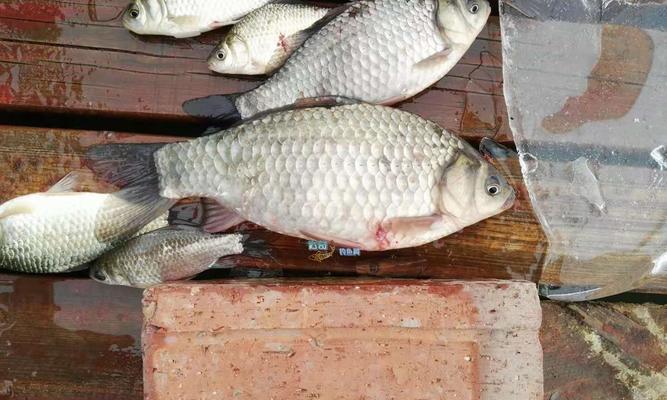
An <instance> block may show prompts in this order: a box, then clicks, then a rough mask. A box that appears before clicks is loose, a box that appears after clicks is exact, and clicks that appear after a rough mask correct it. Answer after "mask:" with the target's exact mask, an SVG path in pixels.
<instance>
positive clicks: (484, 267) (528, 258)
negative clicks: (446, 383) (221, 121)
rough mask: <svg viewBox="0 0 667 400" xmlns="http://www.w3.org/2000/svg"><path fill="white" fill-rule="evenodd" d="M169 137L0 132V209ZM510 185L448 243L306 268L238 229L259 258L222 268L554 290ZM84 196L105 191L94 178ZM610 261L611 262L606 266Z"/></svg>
mask: <svg viewBox="0 0 667 400" xmlns="http://www.w3.org/2000/svg"><path fill="white" fill-rule="evenodd" d="M173 140H179V139H177V138H175V137H165V136H149V135H131V134H122V133H113V132H93V131H67V130H56V129H36V128H25V127H10V126H4V127H3V126H0V176H3V178H4V179H2V180H0V202H3V201H6V200H9V199H11V198H14V197H16V196H19V195H24V194H28V193H33V192H40V191H44V190H46V189H48V188H49V187H50V186H51V185H53V184H54V183H55V182H57V181H58V180H59V179H60V178H62V177H63V176H64V175H66V174H67V173H69V172H70V171H72V170H83V171H86V170H85V167H84V159H83V155H84V153H85V151H86V149H87V148H88V147H90V146H92V145H96V144H103V143H118V142H123V143H129V142H157V141H159V142H164V141H173ZM503 165H504V167H506V168H507V170H508V172H509V174H510V179H511V183H512V184H513V185H514V187H515V188H517V192H518V201H517V204H516V205H515V206H514V207H513V209H511V210H508V211H507V212H505V213H503V214H501V215H499V216H496V217H494V218H490V219H488V220H485V221H482V222H481V223H478V224H476V225H473V226H471V227H468V228H466V229H464V230H463V231H461V232H458V233H456V234H454V235H451V236H449V237H446V238H444V239H440V240H438V241H436V242H433V243H431V244H428V245H425V246H421V247H419V248H413V249H403V250H397V251H390V252H379V253H364V254H362V255H361V257H342V256H340V255H339V254H338V253H336V252H334V254H333V255H332V256H331V257H329V258H325V259H323V260H321V261H320V262H318V261H315V260H312V259H311V258H310V257H311V256H312V255H313V253H312V252H308V251H307V243H306V242H305V241H304V240H300V239H295V238H291V237H287V236H283V235H279V234H275V233H272V232H268V231H265V230H263V229H259V228H257V227H256V226H254V225H252V224H249V223H244V224H242V225H240V226H239V227H237V229H239V230H244V231H246V232H249V233H251V238H252V239H254V240H259V242H260V243H261V245H260V246H259V247H260V249H258V251H259V252H260V253H262V254H263V255H262V257H261V258H251V257H247V256H242V257H230V258H228V259H226V260H227V262H228V263H229V264H230V265H235V266H239V267H257V268H263V269H290V270H300V271H304V272H306V271H315V272H326V271H328V272H336V273H343V274H363V275H373V276H393V277H415V278H418V277H424V278H425V277H432V278H456V279H461V278H466V279H479V278H516V279H525V280H530V281H533V282H537V281H538V280H540V278H541V281H542V282H543V283H550V284H559V283H560V281H559V276H558V275H557V272H558V271H555V270H552V271H550V272H549V273H543V271H542V268H541V265H542V262H543V258H544V257H545V253H546V251H547V247H548V243H547V240H546V238H545V236H544V233H543V232H542V229H541V227H540V225H539V223H538V221H537V220H536V219H535V217H534V215H533V212H532V208H531V206H530V201H529V200H528V195H527V193H526V190H525V187H524V186H523V182H522V180H521V173H520V169H519V165H518V162H517V160H516V159H510V160H506V161H505V162H504V164H503ZM87 188H88V190H109V188H108V187H101V186H100V185H99V183H98V182H95V181H94V180H93V179H92V177H91V179H90V181H89V182H88V186H87ZM612 261H613V260H612ZM613 265H616V266H618V268H617V269H613V268H611V267H610V268H607V269H600V270H599V271H598V272H597V273H596V274H591V273H590V271H584V272H583V273H582V274H581V276H570V277H569V278H570V279H572V281H574V282H575V283H577V284H580V285H589V284H595V283H596V282H608V281H609V279H610V278H609V277H610V276H611V277H612V278H613V279H615V280H616V281H619V282H623V281H624V279H626V278H627V277H626V276H625V275H624V271H623V269H622V266H623V260H622V259H621V258H619V259H618V260H617V261H616V262H615V264H613ZM613 265H612V266H613ZM639 290H642V291H650V292H657V293H665V292H667V279H664V278H662V279H661V278H656V279H651V280H646V281H644V282H643V283H641V285H640V287H639Z"/></svg>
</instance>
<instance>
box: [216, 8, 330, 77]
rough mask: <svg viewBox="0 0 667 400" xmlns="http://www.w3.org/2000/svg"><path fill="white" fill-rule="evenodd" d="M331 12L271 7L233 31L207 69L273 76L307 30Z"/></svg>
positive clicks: (225, 72)
mask: <svg viewBox="0 0 667 400" xmlns="http://www.w3.org/2000/svg"><path fill="white" fill-rule="evenodd" d="M328 11H329V9H328V8H322V7H316V6H312V5H307V4H300V3H292V2H287V3H286V2H281V3H269V4H267V5H265V6H264V7H261V8H259V9H257V10H255V11H253V12H251V13H250V14H248V15H246V16H245V17H244V18H243V19H241V21H239V22H238V23H237V24H236V25H234V26H233V27H232V29H231V30H230V31H229V33H227V36H225V38H224V39H223V40H222V42H220V44H219V45H218V46H217V47H216V48H215V49H214V50H213V52H212V53H211V55H210V56H209V59H208V67H209V69H210V70H212V71H215V72H218V73H221V74H237V75H262V74H265V75H268V74H271V73H273V72H274V71H275V70H276V69H278V68H279V67H280V66H282V65H283V63H284V62H285V60H287V58H288V57H289V56H290V55H291V54H292V53H293V52H294V50H296V49H297V48H299V46H301V44H302V43H303V42H304V41H305V40H306V39H307V38H308V35H307V34H305V33H304V32H305V30H306V29H307V28H309V27H310V26H312V25H313V24H314V23H315V22H317V21H318V20H320V19H322V18H323V17H324V16H325V15H326V14H327V12H328Z"/></svg>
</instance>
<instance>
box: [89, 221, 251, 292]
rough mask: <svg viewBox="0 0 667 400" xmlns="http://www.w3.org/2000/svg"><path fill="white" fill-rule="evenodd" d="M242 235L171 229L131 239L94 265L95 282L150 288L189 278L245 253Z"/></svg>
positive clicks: (180, 227)
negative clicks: (221, 261)
mask: <svg viewBox="0 0 667 400" xmlns="http://www.w3.org/2000/svg"><path fill="white" fill-rule="evenodd" d="M242 238H243V237H242V235H239V234H231V235H213V234H210V233H207V232H204V231H202V230H201V229H198V228H192V227H183V226H169V227H166V228H162V229H158V230H155V231H153V232H148V233H146V234H143V235H141V236H137V237H135V238H132V239H130V240H129V241H127V242H125V243H124V244H122V245H120V246H119V247H116V248H114V249H113V250H111V251H109V252H107V253H105V254H103V255H102V256H101V257H100V258H98V259H97V260H95V262H94V263H93V264H92V266H91V268H90V271H89V274H90V277H91V278H93V279H94V280H96V281H98V282H101V283H105V284H109V285H123V286H132V287H136V288H147V287H150V286H154V285H158V284H160V283H165V282H171V281H177V280H183V279H189V278H192V277H194V276H195V275H197V274H199V273H200V272H203V271H205V270H207V269H209V268H210V267H211V266H213V264H215V262H216V261H217V260H218V259H219V258H221V257H225V256H228V255H233V254H241V253H242V252H243V244H242Z"/></svg>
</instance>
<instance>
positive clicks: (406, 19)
mask: <svg viewBox="0 0 667 400" xmlns="http://www.w3.org/2000/svg"><path fill="white" fill-rule="evenodd" d="M338 10H339V13H338V14H337V16H335V17H333V19H331V18H324V19H322V21H320V22H318V23H316V24H315V25H314V26H313V28H312V29H310V30H311V31H316V32H315V33H313V35H312V36H311V37H310V38H309V39H307V40H306V41H305V43H304V44H303V45H302V46H301V47H299V49H298V50H297V51H296V52H295V53H294V54H293V55H292V56H291V57H290V58H289V59H288V60H287V62H285V65H284V66H283V67H282V68H281V69H280V70H279V71H278V72H276V73H275V74H274V75H273V76H272V77H271V78H269V79H268V80H267V81H266V82H265V83H264V84H262V85H260V86H259V87H257V88H255V89H253V90H251V91H249V92H246V93H243V94H240V95H234V96H231V97H227V96H210V97H207V98H203V99H195V100H190V101H188V102H186V103H185V104H184V109H185V111H186V112H187V113H189V114H191V115H195V116H199V117H206V118H215V119H219V120H238V119H239V118H243V119H246V118H249V117H251V116H253V115H255V114H257V113H259V112H262V111H266V110H271V109H277V108H282V107H285V106H288V105H291V104H295V103H298V102H299V100H300V99H304V98H318V97H342V98H349V99H355V100H360V101H364V102H368V103H374V104H385V105H387V104H393V103H397V102H400V101H402V100H405V99H407V98H409V97H412V96H414V95H416V94H417V93H419V92H421V91H422V90H424V89H426V88H427V87H429V86H430V85H432V84H433V83H435V82H436V81H438V80H439V79H440V78H442V77H443V76H444V75H445V74H446V73H447V72H449V70H450V69H451V68H452V67H453V66H454V65H455V64H456V63H457V62H458V61H459V59H460V58H461V57H462V56H463V54H464V53H465V52H466V51H467V50H468V48H469V47H470V45H471V44H472V43H473V41H474V39H475V37H476V36H477V35H478V34H479V32H480V31H481V30H482V28H483V27H484V25H485V23H486V20H487V19H488V16H489V13H490V10H491V9H490V6H489V4H488V2H487V0H361V1H357V2H353V3H351V5H349V6H344V7H341V8H339V9H338ZM332 15H336V14H335V13H332ZM322 24H324V26H323V27H321V29H319V30H317V29H318V28H320V25H322Z"/></svg>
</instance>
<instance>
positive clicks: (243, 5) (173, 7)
mask: <svg viewBox="0 0 667 400" xmlns="http://www.w3.org/2000/svg"><path fill="white" fill-rule="evenodd" d="M267 2H268V1H267V0H243V1H228V0H164V4H165V5H166V8H167V11H168V13H169V16H171V17H182V16H193V15H194V16H202V17H203V16H207V17H208V18H209V19H210V20H215V19H219V20H221V21H224V20H227V19H237V18H239V17H241V16H243V15H246V14H247V13H248V12H250V11H252V10H254V9H256V8H258V7H261V6H262V5H264V4H266V3H267Z"/></svg>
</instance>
